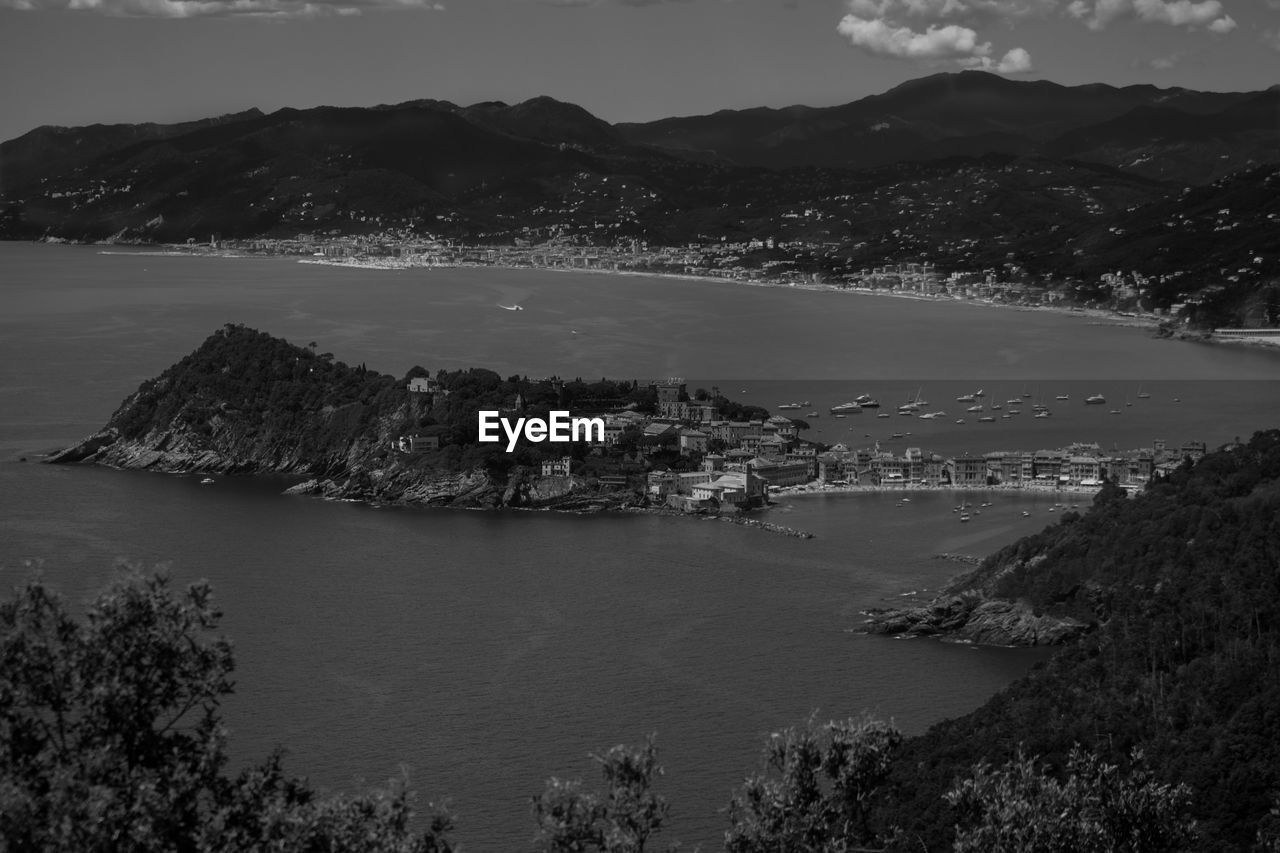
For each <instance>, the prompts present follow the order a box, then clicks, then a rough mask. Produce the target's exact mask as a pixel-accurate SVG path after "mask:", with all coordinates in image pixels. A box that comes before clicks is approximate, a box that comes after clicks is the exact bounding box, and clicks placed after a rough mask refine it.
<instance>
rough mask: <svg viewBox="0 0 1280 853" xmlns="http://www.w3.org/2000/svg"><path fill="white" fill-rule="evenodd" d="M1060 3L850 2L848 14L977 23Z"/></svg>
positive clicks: (987, 0)
mask: <svg viewBox="0 0 1280 853" xmlns="http://www.w3.org/2000/svg"><path fill="white" fill-rule="evenodd" d="M1057 4H1058V0H850V2H849V11H850V12H852V13H853V14H854V15H856V16H858V17H860V18H864V19H874V20H901V19H903V18H908V17H909V18H919V19H921V20H929V21H944V20H951V21H961V22H970V23H973V22H977V21H979V20H985V19H990V18H1006V19H1009V18H1025V17H1029V16H1032V15H1038V14H1043V13H1046V12H1049V11H1052V10H1053V9H1054V8H1056V7H1057Z"/></svg>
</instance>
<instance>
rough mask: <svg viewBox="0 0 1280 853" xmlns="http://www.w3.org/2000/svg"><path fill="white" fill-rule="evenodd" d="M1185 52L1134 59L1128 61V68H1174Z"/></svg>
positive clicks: (1185, 55) (1154, 69) (1156, 69)
mask: <svg viewBox="0 0 1280 853" xmlns="http://www.w3.org/2000/svg"><path fill="white" fill-rule="evenodd" d="M1186 57H1187V54H1186V53H1184V52H1182V51H1178V52H1175V53H1171V54H1169V55H1168V56H1157V57H1155V58H1153V59H1134V60H1132V61H1131V62H1130V63H1129V67H1130V68H1149V69H1151V70H1152V71H1168V70H1170V69H1172V68H1175V67H1176V66H1177V65H1178V64H1179V63H1180V62H1182V60H1183V59H1185V58H1186Z"/></svg>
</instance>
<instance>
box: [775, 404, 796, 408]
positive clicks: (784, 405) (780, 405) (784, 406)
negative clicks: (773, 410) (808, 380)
mask: <svg viewBox="0 0 1280 853" xmlns="http://www.w3.org/2000/svg"><path fill="white" fill-rule="evenodd" d="M778 408H779V409H798V408H800V404H799V403H779V404H778Z"/></svg>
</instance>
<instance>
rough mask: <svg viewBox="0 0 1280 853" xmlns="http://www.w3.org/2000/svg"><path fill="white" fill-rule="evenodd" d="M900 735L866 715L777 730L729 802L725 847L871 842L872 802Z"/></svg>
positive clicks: (825, 847)
mask: <svg viewBox="0 0 1280 853" xmlns="http://www.w3.org/2000/svg"><path fill="white" fill-rule="evenodd" d="M901 743H902V735H901V733H900V732H899V731H898V730H897V728H895V727H894V726H893V725H892V724H890V723H885V722H882V721H880V720H875V719H872V718H870V717H863V718H861V719H849V720H842V721H838V722H828V723H825V724H823V725H817V724H816V723H815V722H814V721H813V720H810V721H809V723H808V724H807V725H806V726H803V727H789V728H786V729H783V730H782V731H780V732H775V733H774V734H773V735H771V736H770V738H769V742H768V744H767V745H766V746H765V752H764V765H765V766H764V770H762V771H760V772H757V773H756V774H754V775H752V776H751V777H750V778H748V779H747V780H746V782H744V783H743V785H742V788H741V789H740V790H739V791H738V792H737V793H736V794H735V795H734V797H733V800H732V801H731V802H730V804H729V818H730V821H731V822H732V826H731V827H730V829H729V830H728V831H727V832H726V833H725V849H726V850H727V851H729V853H765V851H793V850H794V851H802V850H803V851H823V853H846V852H847V851H852V850H856V849H859V848H861V847H862V846H863V845H865V844H867V843H868V842H871V841H872V840H873V833H872V832H871V830H870V828H869V824H868V819H869V817H870V812H871V807H872V803H873V801H874V799H875V798H876V797H877V796H878V795H879V793H880V788H881V784H882V783H883V782H884V780H885V778H886V777H887V775H888V772H889V768H890V766H891V765H892V762H893V758H894V755H895V754H896V753H897V751H898V747H899V746H900V745H901Z"/></svg>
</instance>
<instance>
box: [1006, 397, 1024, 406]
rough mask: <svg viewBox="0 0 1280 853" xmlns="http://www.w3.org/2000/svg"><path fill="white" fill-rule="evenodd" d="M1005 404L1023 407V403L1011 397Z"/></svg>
mask: <svg viewBox="0 0 1280 853" xmlns="http://www.w3.org/2000/svg"><path fill="white" fill-rule="evenodd" d="M1004 404H1005V405H1006V406H1021V405H1022V401H1021V400H1019V399H1018V398H1017V397H1010V398H1009V399H1008V400H1005V401H1004Z"/></svg>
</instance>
